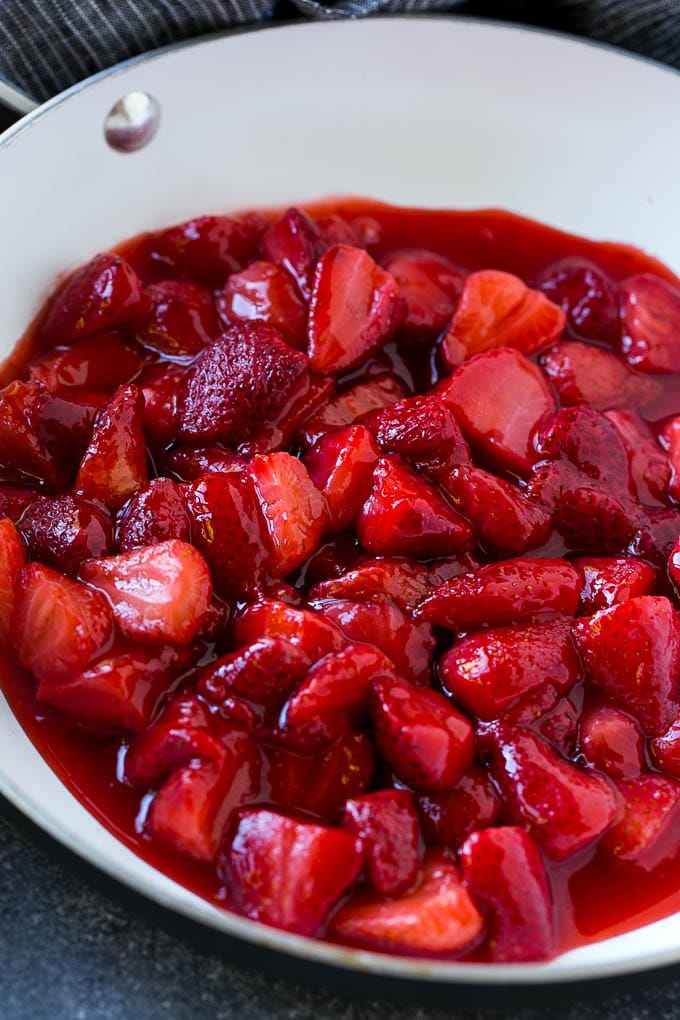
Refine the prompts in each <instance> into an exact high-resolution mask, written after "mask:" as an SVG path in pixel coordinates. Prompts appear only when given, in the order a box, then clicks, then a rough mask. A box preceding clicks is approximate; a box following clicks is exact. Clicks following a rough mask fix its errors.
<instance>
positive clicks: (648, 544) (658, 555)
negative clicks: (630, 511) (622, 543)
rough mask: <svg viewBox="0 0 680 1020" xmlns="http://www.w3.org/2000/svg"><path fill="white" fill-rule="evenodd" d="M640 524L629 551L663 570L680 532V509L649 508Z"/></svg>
mask: <svg viewBox="0 0 680 1020" xmlns="http://www.w3.org/2000/svg"><path fill="white" fill-rule="evenodd" d="M639 525H640V526H639V527H638V529H637V531H636V532H635V534H634V535H633V537H632V539H631V542H630V545H629V546H628V552H629V553H631V555H633V556H641V557H642V558H643V559H645V560H649V562H650V563H652V564H653V566H655V567H657V568H658V569H659V570H663V569H664V567H665V566H666V564H667V563H668V558H669V556H671V554H672V552H673V549H674V546H675V542H676V540H677V537H678V534H680V510H648V511H647V513H646V514H645V516H644V517H642V518H641V520H640V522H639ZM670 572H671V576H673V571H672V570H671V571H670Z"/></svg>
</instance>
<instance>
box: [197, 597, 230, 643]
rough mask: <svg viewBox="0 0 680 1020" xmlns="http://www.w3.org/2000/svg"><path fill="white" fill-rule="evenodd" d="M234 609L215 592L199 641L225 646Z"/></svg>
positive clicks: (201, 628) (201, 627) (202, 625)
mask: <svg viewBox="0 0 680 1020" xmlns="http://www.w3.org/2000/svg"><path fill="white" fill-rule="evenodd" d="M231 617H232V607H231V605H230V604H229V603H228V602H224V601H223V599H221V598H220V597H219V595H216V594H215V593H214V592H213V595H212V598H211V600H210V605H209V606H208V609H207V612H206V614H205V616H204V617H203V623H202V624H201V626H200V628H199V630H198V633H197V635H196V637H197V639H198V640H202V641H214V642H215V644H223V643H224V640H225V638H226V637H227V629H228V627H229V624H230V623H231Z"/></svg>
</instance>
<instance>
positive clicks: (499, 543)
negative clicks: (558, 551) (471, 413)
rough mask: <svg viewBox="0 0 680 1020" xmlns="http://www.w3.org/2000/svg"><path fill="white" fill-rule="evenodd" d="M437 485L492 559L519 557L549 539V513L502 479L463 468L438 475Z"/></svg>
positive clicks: (470, 468)
mask: <svg viewBox="0 0 680 1020" xmlns="http://www.w3.org/2000/svg"><path fill="white" fill-rule="evenodd" d="M437 481H438V482H439V485H440V487H441V488H442V489H443V490H444V491H445V492H446V494H447V496H448V497H449V498H450V499H451V501H452V503H453V505H454V507H455V509H456V510H457V511H458V513H460V514H462V515H463V517H466V518H467V519H468V521H469V522H470V524H471V525H472V528H473V530H474V532H475V535H476V536H477V540H478V542H479V543H480V544H481V545H482V546H483V548H485V549H487V550H488V551H489V553H491V554H492V555H494V556H507V555H512V554H515V555H517V554H519V553H523V552H526V551H527V550H528V549H535V548H536V547H537V546H540V545H543V543H544V542H545V541H546V539H547V538H548V535H549V533H550V527H551V517H550V514H549V513H548V511H547V510H544V509H543V507H541V506H538V505H536V504H532V503H530V502H529V501H528V500H527V499H526V497H525V496H524V495H523V493H522V492H521V491H520V490H519V489H517V487H516V486H514V485H512V484H511V483H510V482H507V481H505V480H504V479H503V478H496V476H495V475H491V474H489V473H488V472H487V471H482V469H481V468H476V467H466V466H464V465H462V466H459V467H453V468H451V469H450V470H449V471H448V472H446V473H444V472H442V473H441V474H438V477H437Z"/></svg>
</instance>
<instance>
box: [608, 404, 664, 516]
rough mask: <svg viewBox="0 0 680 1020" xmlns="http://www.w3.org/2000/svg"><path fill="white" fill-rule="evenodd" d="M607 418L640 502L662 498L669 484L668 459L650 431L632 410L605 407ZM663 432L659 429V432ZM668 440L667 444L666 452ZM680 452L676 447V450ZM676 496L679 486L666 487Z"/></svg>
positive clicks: (661, 499) (662, 500) (651, 501)
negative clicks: (617, 439) (621, 442)
mask: <svg viewBox="0 0 680 1020" xmlns="http://www.w3.org/2000/svg"><path fill="white" fill-rule="evenodd" d="M607 418H609V420H610V422H611V423H612V425H613V426H614V428H615V429H616V431H617V432H618V433H619V436H620V437H621V439H622V441H623V445H624V448H625V450H626V453H627V454H628V464H629V468H630V477H631V479H632V481H633V489H634V492H635V494H636V496H637V498H638V500H639V501H640V503H654V502H655V501H659V502H661V503H665V502H666V498H667V496H668V492H669V488H670V486H671V474H672V468H671V462H672V459H673V458H672V456H671V457H670V458H669V456H668V455H667V454H666V453H665V451H664V450H663V449H662V448H661V446H660V444H659V443H658V442H657V440H656V438H655V436H654V433H653V432H652V430H651V428H650V427H649V425H647V423H646V422H645V421H644V419H643V418H641V417H640V415H639V414H638V413H637V412H636V411H632V410H628V411H624V410H621V409H618V410H615V411H607ZM663 434H665V430H664V433H662V435H663ZM671 450H672V444H671V445H670V446H669V452H670V451H671ZM679 452H680V451H679ZM670 491H671V492H672V493H673V494H674V495H675V496H676V498H677V494H678V492H679V491H680V490H678V489H677V483H676V487H675V488H674V489H672V488H671V490H670Z"/></svg>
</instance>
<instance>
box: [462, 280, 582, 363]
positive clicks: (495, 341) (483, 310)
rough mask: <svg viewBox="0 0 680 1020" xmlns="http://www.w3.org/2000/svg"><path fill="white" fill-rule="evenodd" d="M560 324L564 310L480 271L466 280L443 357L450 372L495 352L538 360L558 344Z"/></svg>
mask: <svg viewBox="0 0 680 1020" xmlns="http://www.w3.org/2000/svg"><path fill="white" fill-rule="evenodd" d="M565 323H566V315H565V313H564V311H563V309H562V308H560V307H559V305H555V304H553V302H552V301H550V300H549V299H548V298H547V297H546V296H545V294H543V293H542V292H541V291H539V290H532V289H531V288H530V287H527V285H526V283H524V281H523V280H520V278H519V277H518V276H513V274H512V273H504V272H501V271H500V270H498V269H481V270H479V272H476V273H471V274H470V275H469V276H468V277H467V279H466V280H465V286H464V287H463V293H462V294H461V297H460V301H459V302H458V307H457V309H456V314H455V315H454V317H453V321H452V323H451V325H450V327H449V331H448V333H447V334H446V336H445V337H444V341H443V345H442V353H443V355H444V360H445V362H446V364H447V365H448V366H449V367H451V368H453V367H455V366H457V365H460V363H461V362H462V361H464V360H465V358H469V357H472V355H473V354H482V353H483V352H484V351H490V350H492V348H494V347H510V348H514V349H515V350H518V351H521V352H522V354H537V353H538V352H539V351H542V350H544V349H545V348H546V347H550V345H551V344H553V343H554V342H555V341H556V340H559V338H560V337H561V335H562V333H563V332H564V326H565Z"/></svg>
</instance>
